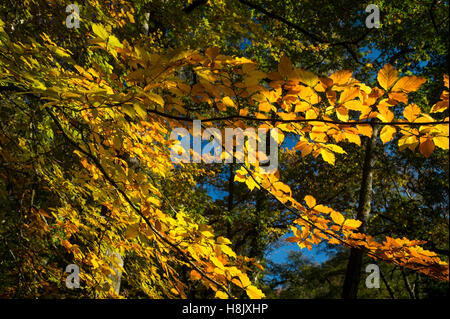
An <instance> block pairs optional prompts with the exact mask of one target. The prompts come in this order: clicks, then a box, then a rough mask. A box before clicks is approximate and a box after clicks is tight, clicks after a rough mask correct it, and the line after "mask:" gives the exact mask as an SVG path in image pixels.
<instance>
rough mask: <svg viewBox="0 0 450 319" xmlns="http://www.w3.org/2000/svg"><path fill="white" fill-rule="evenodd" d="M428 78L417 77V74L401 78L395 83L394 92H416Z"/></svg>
mask: <svg viewBox="0 0 450 319" xmlns="http://www.w3.org/2000/svg"><path fill="white" fill-rule="evenodd" d="M426 81H427V80H426V79H425V78H423V77H417V76H414V75H413V76H404V77H402V78H400V80H398V81H397V83H395V85H394V87H393V88H392V92H399V91H402V92H405V93H410V92H415V91H417V90H418V89H419V87H420V86H421V85H422V84H424V83H425V82H426Z"/></svg>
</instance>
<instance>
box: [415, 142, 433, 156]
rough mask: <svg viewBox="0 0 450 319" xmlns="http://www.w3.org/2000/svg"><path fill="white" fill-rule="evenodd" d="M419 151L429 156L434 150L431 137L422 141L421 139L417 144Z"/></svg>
mask: <svg viewBox="0 0 450 319" xmlns="http://www.w3.org/2000/svg"><path fill="white" fill-rule="evenodd" d="M419 151H420V153H421V154H422V155H423V156H425V157H427V158H428V157H430V156H431V153H433V151H434V143H433V139H431V138H427V139H425V140H424V141H423V142H422V141H421V143H420V145H419Z"/></svg>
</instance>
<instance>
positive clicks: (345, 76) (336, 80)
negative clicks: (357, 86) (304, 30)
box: [330, 70, 352, 85]
mask: <svg viewBox="0 0 450 319" xmlns="http://www.w3.org/2000/svg"><path fill="white" fill-rule="evenodd" d="M351 77H352V71H350V70H342V71H337V72H335V73H333V74H332V75H330V79H332V80H333V84H334V85H346V84H347V83H348V81H349V80H350V78H351Z"/></svg>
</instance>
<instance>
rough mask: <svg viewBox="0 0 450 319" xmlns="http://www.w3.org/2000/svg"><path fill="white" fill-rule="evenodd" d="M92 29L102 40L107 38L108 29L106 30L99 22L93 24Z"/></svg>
mask: <svg viewBox="0 0 450 319" xmlns="http://www.w3.org/2000/svg"><path fill="white" fill-rule="evenodd" d="M92 31H94V33H95V35H97V36H98V37H99V38H101V39H102V40H106V39H107V38H108V31H106V30H105V28H104V27H103V26H102V25H101V24H93V25H92Z"/></svg>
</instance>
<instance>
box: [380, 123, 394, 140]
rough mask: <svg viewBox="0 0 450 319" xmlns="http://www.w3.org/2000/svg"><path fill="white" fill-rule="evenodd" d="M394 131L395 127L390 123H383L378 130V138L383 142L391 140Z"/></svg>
mask: <svg viewBox="0 0 450 319" xmlns="http://www.w3.org/2000/svg"><path fill="white" fill-rule="evenodd" d="M395 133H397V130H396V129H395V127H393V126H392V125H385V126H384V127H383V129H382V130H381V132H380V139H381V141H382V142H383V144H386V143H387V142H389V141H391V140H392V139H393V138H394V136H395Z"/></svg>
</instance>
